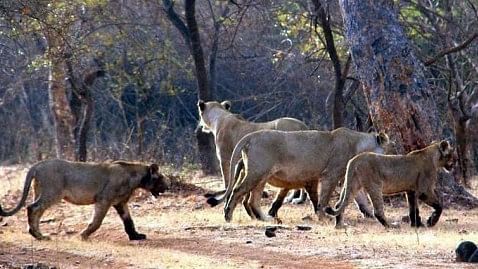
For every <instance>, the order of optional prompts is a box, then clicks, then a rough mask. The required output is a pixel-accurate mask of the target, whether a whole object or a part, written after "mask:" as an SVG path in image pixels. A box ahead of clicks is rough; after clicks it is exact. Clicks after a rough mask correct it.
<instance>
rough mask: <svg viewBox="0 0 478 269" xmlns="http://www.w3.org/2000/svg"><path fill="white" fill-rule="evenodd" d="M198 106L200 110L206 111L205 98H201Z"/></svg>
mask: <svg viewBox="0 0 478 269" xmlns="http://www.w3.org/2000/svg"><path fill="white" fill-rule="evenodd" d="M198 107H199V111H201V112H202V111H204V109H206V103H204V101H203V100H201V99H199V100H198Z"/></svg>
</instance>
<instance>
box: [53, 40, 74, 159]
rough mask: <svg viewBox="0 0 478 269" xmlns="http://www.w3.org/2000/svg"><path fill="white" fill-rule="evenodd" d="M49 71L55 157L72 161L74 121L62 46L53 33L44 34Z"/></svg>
mask: <svg viewBox="0 0 478 269" xmlns="http://www.w3.org/2000/svg"><path fill="white" fill-rule="evenodd" d="M46 37H47V41H48V58H49V60H50V70H49V79H48V94H49V106H50V110H51V113H52V116H53V122H54V126H55V146H56V157H57V158H62V159H69V160H73V159H74V136H73V126H74V119H73V115H72V113H71V109H70V105H69V102H68V98H67V94H66V80H65V79H66V77H67V75H66V70H65V67H66V66H65V62H64V59H63V55H62V52H61V51H59V49H60V48H62V44H61V42H60V41H59V38H58V37H57V36H56V35H55V33H49V32H47V34H46Z"/></svg>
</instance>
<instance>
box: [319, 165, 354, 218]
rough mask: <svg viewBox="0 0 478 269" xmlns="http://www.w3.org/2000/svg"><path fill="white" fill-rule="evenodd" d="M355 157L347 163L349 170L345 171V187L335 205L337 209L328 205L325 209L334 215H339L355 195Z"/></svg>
mask: <svg viewBox="0 0 478 269" xmlns="http://www.w3.org/2000/svg"><path fill="white" fill-rule="evenodd" d="M354 159H355V158H352V159H351V160H350V161H349V162H348V163H347V171H346V172H345V180H344V187H343V188H342V191H341V192H340V198H339V200H338V201H337V204H336V205H335V209H333V208H331V207H327V208H326V209H325V213H327V214H329V215H332V216H338V215H340V214H342V213H343V212H344V210H345V207H347V205H348V204H349V203H350V200H351V199H352V198H353V197H352V196H354V194H353V193H352V192H353V185H354V182H353V174H354V171H355V163H356V162H354Z"/></svg>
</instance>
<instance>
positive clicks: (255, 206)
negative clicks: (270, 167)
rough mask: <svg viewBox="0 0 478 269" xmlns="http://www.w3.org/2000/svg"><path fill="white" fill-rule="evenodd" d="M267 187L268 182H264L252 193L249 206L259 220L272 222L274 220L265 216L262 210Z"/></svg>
mask: <svg viewBox="0 0 478 269" xmlns="http://www.w3.org/2000/svg"><path fill="white" fill-rule="evenodd" d="M265 185H266V181H265V180H263V181H262V182H260V183H259V184H258V185H257V186H256V187H255V188H254V189H253V190H252V191H251V192H250V193H251V197H250V198H249V206H250V208H251V209H252V212H253V213H254V215H255V216H256V218H257V219H258V220H262V221H271V220H273V219H274V218H273V217H271V216H269V215H266V214H264V212H263V211H262V209H261V198H262V191H263V190H264V186H265Z"/></svg>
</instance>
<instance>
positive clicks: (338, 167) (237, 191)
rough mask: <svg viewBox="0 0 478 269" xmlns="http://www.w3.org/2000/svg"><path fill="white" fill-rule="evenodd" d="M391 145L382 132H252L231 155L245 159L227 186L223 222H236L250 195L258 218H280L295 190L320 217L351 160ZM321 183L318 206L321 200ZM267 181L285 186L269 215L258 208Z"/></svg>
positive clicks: (251, 206) (348, 130) (381, 150)
mask: <svg viewBox="0 0 478 269" xmlns="http://www.w3.org/2000/svg"><path fill="white" fill-rule="evenodd" d="M388 141H389V139H388V136H387V135H386V134H384V133H379V134H377V133H362V132H357V131H353V130H350V129H347V128H338V129H336V130H333V131H297V132H283V131H274V130H262V131H257V132H254V133H251V134H248V135H246V136H245V137H244V138H243V139H241V140H240V141H239V143H238V144H237V145H236V147H235V149H234V152H233V154H232V157H231V163H237V162H238V161H239V159H241V158H242V164H241V163H239V164H240V165H238V169H237V170H242V171H241V172H239V171H236V173H235V174H236V175H241V174H242V175H243V176H242V177H239V178H238V179H237V182H235V184H230V185H229V187H228V188H227V191H226V194H225V197H226V198H227V197H228V196H230V197H229V199H228V201H227V203H226V205H225V207H224V214H225V219H226V221H230V220H231V219H232V212H233V211H234V209H235V207H236V205H237V202H238V201H239V199H241V198H242V197H243V196H244V195H246V194H247V193H249V192H251V197H250V200H249V206H250V208H251V209H252V211H254V212H255V213H256V215H258V216H260V217H259V219H262V220H268V219H270V218H271V217H276V216H277V211H278V209H279V208H280V207H281V205H282V202H283V199H284V198H285V196H286V194H287V192H288V191H289V190H290V189H294V188H305V189H306V191H307V193H308V194H309V198H310V200H311V201H312V204H313V206H314V210H315V212H316V213H317V214H319V217H321V216H322V215H323V210H322V207H324V206H326V205H327V204H328V202H329V199H330V196H331V194H332V192H333V191H334V189H335V187H336V186H337V184H338V183H339V181H340V179H341V178H343V175H344V174H345V165H346V163H347V161H348V160H349V159H350V158H352V157H353V156H354V155H356V154H357V153H360V152H364V151H375V152H383V146H384V145H386V144H387V143H388ZM319 180H320V181H321V190H320V203H318V197H317V187H318V182H319ZM266 182H267V183H269V184H271V185H273V186H276V187H279V188H282V190H281V191H280V192H279V194H278V195H277V197H276V200H275V201H274V203H273V204H272V207H271V209H270V211H269V216H265V215H264V214H263V213H262V211H261V209H260V204H259V202H260V193H261V192H262V189H263V188H264V185H265V184H266ZM231 183H232V182H231ZM231 193H232V194H231Z"/></svg>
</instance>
